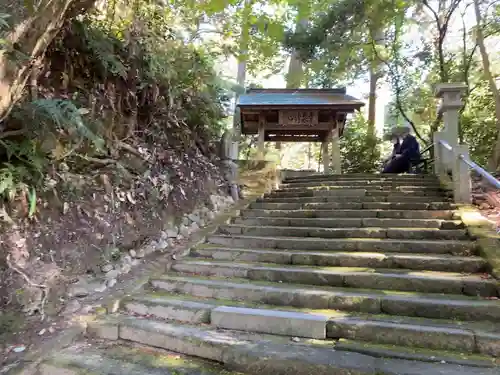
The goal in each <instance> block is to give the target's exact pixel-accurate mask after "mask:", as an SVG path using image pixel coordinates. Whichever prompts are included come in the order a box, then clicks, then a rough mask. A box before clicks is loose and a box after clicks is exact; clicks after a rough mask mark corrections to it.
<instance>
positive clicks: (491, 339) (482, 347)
mask: <svg viewBox="0 0 500 375" xmlns="http://www.w3.org/2000/svg"><path fill="white" fill-rule="evenodd" d="M474 334H475V337H476V344H477V348H478V350H479V352H480V353H482V354H487V355H491V356H493V357H500V331H497V332H481V331H476V332H474Z"/></svg>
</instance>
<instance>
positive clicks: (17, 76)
mask: <svg viewBox="0 0 500 375" xmlns="http://www.w3.org/2000/svg"><path fill="white" fill-rule="evenodd" d="M94 2H95V0H41V1H34V0H27V1H24V0H13V1H9V2H4V3H2V4H1V5H0V13H2V14H7V15H10V18H9V19H8V20H9V26H10V27H9V28H8V30H7V31H5V32H4V33H3V34H4V35H2V39H3V40H4V41H5V45H4V46H3V48H2V49H0V121H1V120H3V119H5V117H6V116H7V115H8V114H9V112H10V110H11V109H12V106H13V105H14V104H15V103H16V102H17V101H18V100H19V99H20V98H21V96H22V94H23V90H24V88H25V87H26V83H27V81H28V80H29V79H30V78H32V73H33V72H36V69H37V65H38V63H39V62H40V61H41V59H42V58H43V56H44V54H45V51H46V50H47V47H48V46H49V44H50V43H51V42H52V40H53V39H54V37H55V36H56V35H57V33H58V32H59V30H60V29H61V26H62V24H63V23H64V21H65V20H66V19H68V18H71V17H74V16H76V15H77V14H80V13H82V12H84V11H86V10H87V9H89V8H90V7H92V6H93V5H94Z"/></svg>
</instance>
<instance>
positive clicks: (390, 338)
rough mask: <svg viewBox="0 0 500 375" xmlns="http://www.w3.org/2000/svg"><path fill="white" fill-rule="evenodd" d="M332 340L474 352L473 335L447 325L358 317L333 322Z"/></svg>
mask: <svg viewBox="0 0 500 375" xmlns="http://www.w3.org/2000/svg"><path fill="white" fill-rule="evenodd" d="M327 336H328V337H329V338H334V339H337V338H346V339H352V340H362V341H369V342H375V343H379V344H390V345H398V346H409V347H412V346H413V347H421V348H429V349H438V350H454V351H464V352H468V353H473V352H474V351H475V342H474V335H473V333H472V332H470V331H467V330H463V329H459V328H453V327H446V326H429V325H414V324H405V323H394V322H387V321H375V320H365V319H357V318H338V319H335V318H334V319H331V320H330V321H329V322H328V326H327Z"/></svg>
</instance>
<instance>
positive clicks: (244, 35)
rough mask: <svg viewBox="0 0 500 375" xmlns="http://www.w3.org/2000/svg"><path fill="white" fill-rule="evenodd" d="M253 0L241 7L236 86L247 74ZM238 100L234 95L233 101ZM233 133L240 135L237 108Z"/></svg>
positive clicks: (242, 83)
mask: <svg viewBox="0 0 500 375" xmlns="http://www.w3.org/2000/svg"><path fill="white" fill-rule="evenodd" d="M253 2H254V0H245V5H244V9H243V21H242V23H241V36H240V46H239V51H238V71H237V73H236V83H237V84H238V86H241V87H245V80H246V75H247V60H248V44H249V41H250V24H249V19H250V14H251V13H252V6H253ZM237 100H238V95H236V98H235V101H237ZM233 133H234V136H235V137H236V138H237V139H239V137H240V135H241V123H240V112H239V110H238V108H236V109H235V111H234V116H233Z"/></svg>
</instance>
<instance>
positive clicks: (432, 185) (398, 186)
mask: <svg viewBox="0 0 500 375" xmlns="http://www.w3.org/2000/svg"><path fill="white" fill-rule="evenodd" d="M318 186H332V187H334V186H338V187H342V188H343V189H346V188H357V189H359V188H360V187H361V188H362V189H370V188H373V189H381V190H382V189H394V190H411V189H435V190H439V189H442V186H441V185H440V184H438V183H436V182H429V183H422V182H419V183H412V182H389V181H387V182H383V181H381V182H370V181H356V180H349V181H308V182H292V183H283V184H281V185H280V188H281V189H287V188H304V187H305V188H308V187H318Z"/></svg>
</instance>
